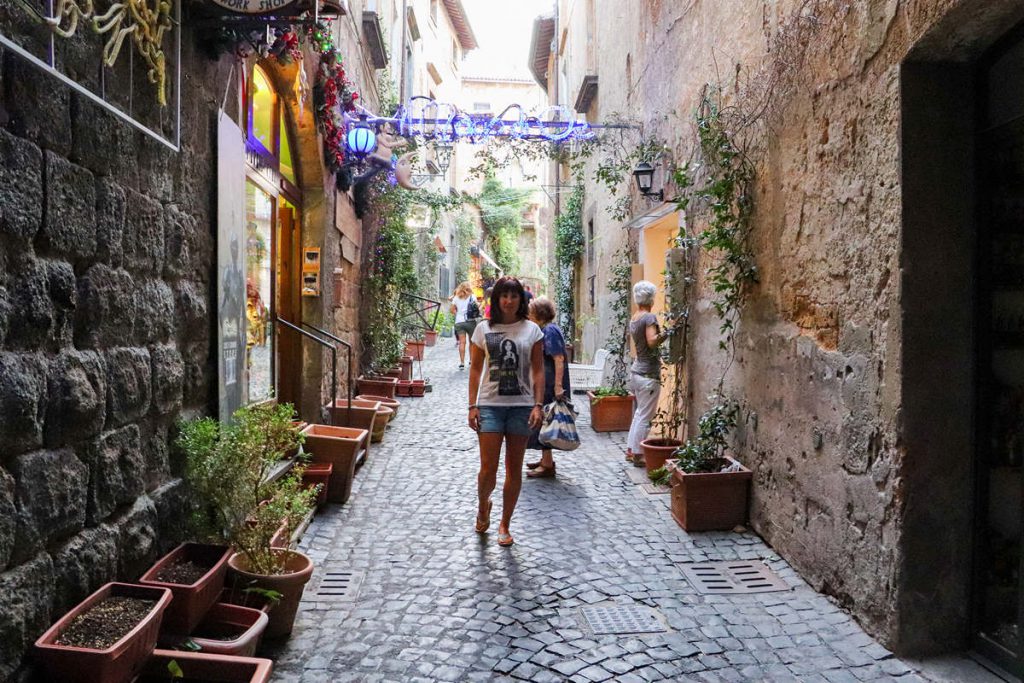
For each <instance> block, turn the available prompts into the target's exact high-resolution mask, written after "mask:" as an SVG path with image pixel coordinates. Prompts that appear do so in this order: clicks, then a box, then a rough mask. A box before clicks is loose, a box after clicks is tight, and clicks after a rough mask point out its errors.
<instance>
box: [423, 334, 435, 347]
mask: <svg viewBox="0 0 1024 683" xmlns="http://www.w3.org/2000/svg"><path fill="white" fill-rule="evenodd" d="M423 343H424V344H425V345H426V346H433V345H434V344H436V343H437V331H436V330H426V331H425V332H424V333H423Z"/></svg>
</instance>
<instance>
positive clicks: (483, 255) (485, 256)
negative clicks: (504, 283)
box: [478, 249, 502, 275]
mask: <svg viewBox="0 0 1024 683" xmlns="http://www.w3.org/2000/svg"><path fill="white" fill-rule="evenodd" d="M478 252H479V254H480V258H482V259H483V260H484V261H487V262H488V263H490V264H491V265H492V266H494V269H495V270H496V271H498V275H501V274H502V270H501V266H499V265H498V264H497V263H495V262H494V259H492V258H491V257H490V256H488V255H487V252H486V251H484V250H483V249H478Z"/></svg>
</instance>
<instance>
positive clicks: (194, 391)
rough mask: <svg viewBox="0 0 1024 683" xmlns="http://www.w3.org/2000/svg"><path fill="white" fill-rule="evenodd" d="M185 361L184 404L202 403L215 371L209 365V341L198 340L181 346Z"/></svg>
mask: <svg viewBox="0 0 1024 683" xmlns="http://www.w3.org/2000/svg"><path fill="white" fill-rule="evenodd" d="M182 358H183V360H184V362H185V368H184V383H183V387H182V399H183V400H184V402H185V404H186V405H190V406H191V405H204V404H206V403H207V399H208V398H209V396H208V394H209V392H210V377H211V376H212V373H213V372H215V370H214V368H211V367H210V343H209V342H208V341H198V342H193V343H191V344H185V345H184V346H183V347H182Z"/></svg>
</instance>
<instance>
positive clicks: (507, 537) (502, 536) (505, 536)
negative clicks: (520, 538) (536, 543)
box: [498, 531, 516, 548]
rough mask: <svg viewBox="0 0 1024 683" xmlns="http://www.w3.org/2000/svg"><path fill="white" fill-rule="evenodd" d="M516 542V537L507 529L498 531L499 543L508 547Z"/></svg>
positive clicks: (503, 546)
mask: <svg viewBox="0 0 1024 683" xmlns="http://www.w3.org/2000/svg"><path fill="white" fill-rule="evenodd" d="M515 542H516V541H515V539H514V538H512V534H510V533H508V532H507V531H499V532H498V545H500V546H501V547H502V548H507V547H509V546H510V545H512V544H513V543H515Z"/></svg>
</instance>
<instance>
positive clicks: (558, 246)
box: [554, 183, 585, 330]
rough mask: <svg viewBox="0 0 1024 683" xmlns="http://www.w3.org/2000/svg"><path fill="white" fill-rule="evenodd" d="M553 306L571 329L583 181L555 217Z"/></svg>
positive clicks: (580, 251)
mask: <svg viewBox="0 0 1024 683" xmlns="http://www.w3.org/2000/svg"><path fill="white" fill-rule="evenodd" d="M554 227H555V268H556V271H555V278H556V280H555V307H556V308H557V310H558V315H559V323H560V325H561V327H562V329H564V330H572V329H573V320H574V319H575V313H576V306H575V301H574V297H573V294H574V292H573V282H574V280H575V270H576V264H577V262H578V261H579V259H580V257H582V256H583V249H584V245H585V240H584V237H583V185H582V183H577V184H576V186H575V187H574V188H573V191H572V194H570V195H569V198H568V200H567V201H566V202H565V205H564V206H563V207H562V211H561V213H560V214H558V217H557V218H555V226H554Z"/></svg>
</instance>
